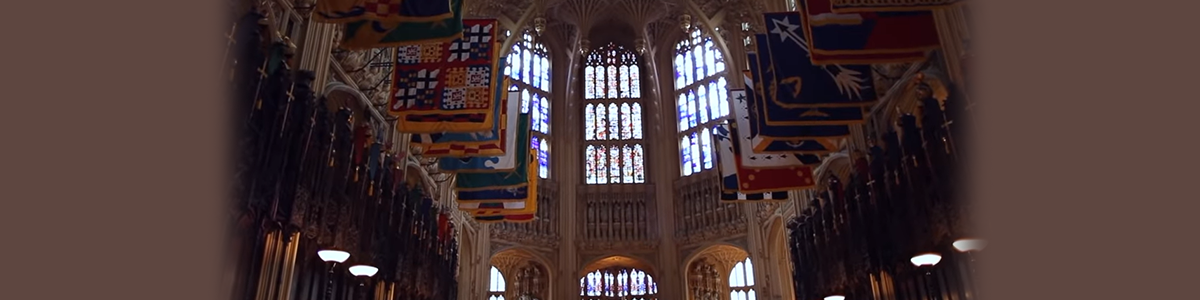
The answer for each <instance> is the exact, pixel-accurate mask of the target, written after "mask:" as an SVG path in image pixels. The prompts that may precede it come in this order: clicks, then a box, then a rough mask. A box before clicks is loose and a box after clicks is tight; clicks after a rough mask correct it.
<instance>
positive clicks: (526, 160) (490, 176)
mask: <svg viewBox="0 0 1200 300" xmlns="http://www.w3.org/2000/svg"><path fill="white" fill-rule="evenodd" d="M519 118H522V119H529V114H527V113H525V114H520V116H519ZM528 134H529V133H525V135H526V136H528ZM518 135H520V133H518ZM516 146H517V151H516V154H515V157H516V162H515V167H513V168H512V169H511V170H496V171H495V172H459V173H457V174H454V190H455V192H456V193H458V196H459V199H460V200H472V199H475V200H485V199H482V198H479V197H481V195H479V194H472V193H465V194H464V192H472V191H496V190H500V189H509V188H521V187H525V186H526V185H527V184H528V182H529V181H528V178H527V177H528V176H529V174H528V173H527V172H526V170H525V169H526V168H528V165H536V164H535V163H533V162H532V161H530V157H531V154H530V146H531V145H530V143H529V142H528V140H523V141H518V142H517V143H516ZM535 177H536V176H535ZM464 196H465V198H464ZM514 197H515V196H514Z"/></svg>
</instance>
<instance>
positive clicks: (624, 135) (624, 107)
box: [621, 103, 633, 140]
mask: <svg viewBox="0 0 1200 300" xmlns="http://www.w3.org/2000/svg"><path fill="white" fill-rule="evenodd" d="M629 114H630V111H629V103H621V139H622V140H628V139H632V138H633V116H630V115H629Z"/></svg>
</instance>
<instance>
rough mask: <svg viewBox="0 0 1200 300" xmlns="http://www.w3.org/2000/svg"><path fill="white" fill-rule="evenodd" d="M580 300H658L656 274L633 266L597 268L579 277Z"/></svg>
mask: <svg viewBox="0 0 1200 300" xmlns="http://www.w3.org/2000/svg"><path fill="white" fill-rule="evenodd" d="M579 296H580V298H581V299H580V300H619V299H620V300H657V299H658V283H657V282H655V281H654V276H650V274H646V272H645V271H642V270H639V269H633V268H624V267H613V268H607V269H602V270H595V271H592V272H589V273H588V274H587V275H584V276H583V277H582V278H579Z"/></svg>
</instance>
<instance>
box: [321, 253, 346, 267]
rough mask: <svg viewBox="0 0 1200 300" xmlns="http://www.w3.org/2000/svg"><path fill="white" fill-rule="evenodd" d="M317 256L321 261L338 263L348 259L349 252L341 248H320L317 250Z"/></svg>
mask: <svg viewBox="0 0 1200 300" xmlns="http://www.w3.org/2000/svg"><path fill="white" fill-rule="evenodd" d="M317 256H318V257H320V258H321V260H322V261H325V262H331V263H339V264H340V263H344V262H346V260H347V259H350V253H349V252H346V251H341V250H321V251H317Z"/></svg>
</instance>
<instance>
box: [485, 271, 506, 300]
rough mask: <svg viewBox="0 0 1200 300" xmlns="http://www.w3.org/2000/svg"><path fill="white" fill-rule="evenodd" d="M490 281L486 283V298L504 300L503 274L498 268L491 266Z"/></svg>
mask: <svg viewBox="0 0 1200 300" xmlns="http://www.w3.org/2000/svg"><path fill="white" fill-rule="evenodd" d="M489 277H490V278H489V279H490V283H489V284H488V300H504V288H505V283H504V274H501V273H500V269H497V268H496V267H495V266H493V267H492V273H491V276H489Z"/></svg>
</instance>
